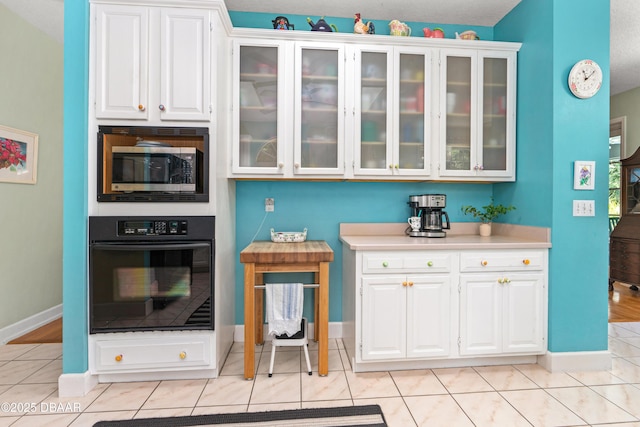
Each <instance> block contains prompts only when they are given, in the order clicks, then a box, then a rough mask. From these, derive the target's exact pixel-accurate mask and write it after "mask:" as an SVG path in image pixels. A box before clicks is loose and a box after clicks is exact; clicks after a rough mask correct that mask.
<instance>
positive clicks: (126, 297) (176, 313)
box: [89, 216, 215, 334]
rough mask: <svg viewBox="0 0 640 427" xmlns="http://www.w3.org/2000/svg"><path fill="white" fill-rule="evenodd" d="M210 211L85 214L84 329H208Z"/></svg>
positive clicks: (211, 308)
mask: <svg viewBox="0 0 640 427" xmlns="http://www.w3.org/2000/svg"><path fill="white" fill-rule="evenodd" d="M214 256H215V218H214V217H212V216H189V217H182V216H181V217H166V216H162V217H140V216H125V217H113V216H100V217H90V218H89V327H90V333H92V334H95V333H102V332H129V331H159V330H203V329H204V330H213V329H214V320H213V319H214V301H213V296H214V288H213V287H214V265H215V263H214Z"/></svg>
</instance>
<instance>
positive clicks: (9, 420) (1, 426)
mask: <svg viewBox="0 0 640 427" xmlns="http://www.w3.org/2000/svg"><path fill="white" fill-rule="evenodd" d="M19 419H20V417H0V427H9V426H10V425H14V423H15V422H16V421H18V420H19Z"/></svg>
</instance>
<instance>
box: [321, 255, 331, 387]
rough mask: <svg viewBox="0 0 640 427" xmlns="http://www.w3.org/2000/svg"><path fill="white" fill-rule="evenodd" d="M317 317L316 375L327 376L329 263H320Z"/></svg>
mask: <svg viewBox="0 0 640 427" xmlns="http://www.w3.org/2000/svg"><path fill="white" fill-rule="evenodd" d="M319 279H320V280H319V281H318V283H319V284H320V288H319V294H320V295H319V297H320V298H319V299H320V301H319V302H318V307H319V310H318V311H319V316H318V323H319V325H318V375H320V376H326V375H328V374H329V263H328V262H321V263H320V276H319Z"/></svg>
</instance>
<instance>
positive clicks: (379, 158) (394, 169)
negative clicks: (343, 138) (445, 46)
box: [348, 46, 433, 178]
mask: <svg viewBox="0 0 640 427" xmlns="http://www.w3.org/2000/svg"><path fill="white" fill-rule="evenodd" d="M348 56H349V57H351V56H352V57H353V58H354V60H355V66H354V70H355V71H354V74H355V76H354V77H355V84H354V85H353V88H354V90H355V94H354V96H353V97H352V99H353V100H355V104H354V105H353V107H352V108H353V112H352V113H353V114H352V116H353V118H354V124H353V130H354V135H353V145H354V149H353V162H352V163H353V174H354V176H356V177H357V176H373V177H382V176H385V177H389V176H397V177H405V178H408V177H411V176H416V177H421V178H425V177H427V176H428V175H429V173H430V170H431V158H430V151H431V150H430V149H431V99H432V96H431V92H432V87H433V85H432V84H431V74H432V73H431V68H432V67H431V50H428V49H420V48H415V47H388V46H357V47H354V48H353V54H352V55H348Z"/></svg>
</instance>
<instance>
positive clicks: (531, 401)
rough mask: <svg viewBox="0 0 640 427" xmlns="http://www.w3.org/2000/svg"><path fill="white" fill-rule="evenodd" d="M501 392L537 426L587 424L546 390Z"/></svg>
mask: <svg viewBox="0 0 640 427" xmlns="http://www.w3.org/2000/svg"><path fill="white" fill-rule="evenodd" d="M500 394H501V395H502V397H504V398H505V399H506V400H507V401H508V402H509V403H510V404H511V405H512V406H513V407H514V408H515V409H516V410H517V411H518V412H519V413H520V414H522V415H523V416H524V417H525V418H526V419H527V420H528V421H529V422H530V423H531V424H533V425H534V426H536V427H537V426H540V427H552V426H581V425H586V423H585V422H584V420H582V419H581V418H580V417H578V416H577V415H576V414H574V413H573V412H571V411H570V410H569V409H567V408H566V407H565V406H564V405H562V404H561V403H560V402H558V401H557V400H556V399H555V398H553V397H552V396H551V395H550V394H548V393H547V392H546V391H544V390H541V389H536V390H516V391H501V392H500Z"/></svg>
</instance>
